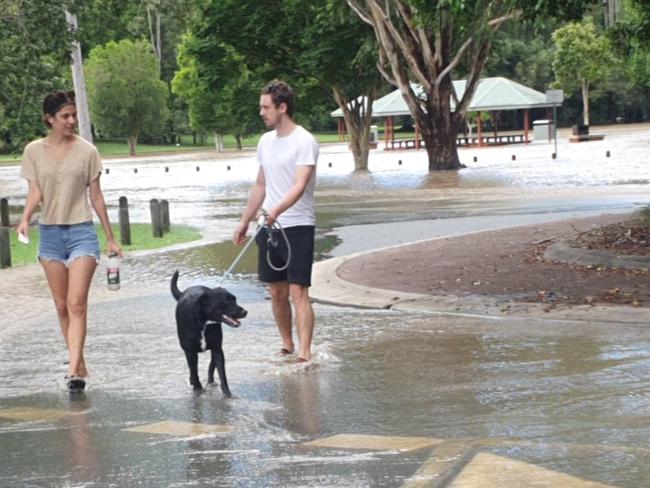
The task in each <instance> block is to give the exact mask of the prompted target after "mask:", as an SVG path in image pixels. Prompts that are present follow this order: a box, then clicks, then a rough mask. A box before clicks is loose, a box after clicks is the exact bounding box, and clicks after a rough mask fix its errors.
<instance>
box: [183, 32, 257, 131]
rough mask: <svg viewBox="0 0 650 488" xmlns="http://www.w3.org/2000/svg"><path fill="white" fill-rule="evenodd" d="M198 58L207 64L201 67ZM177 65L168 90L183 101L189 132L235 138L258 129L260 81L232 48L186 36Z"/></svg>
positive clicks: (193, 36) (189, 35) (190, 35)
mask: <svg viewBox="0 0 650 488" xmlns="http://www.w3.org/2000/svg"><path fill="white" fill-rule="evenodd" d="M202 57H207V58H209V59H210V60H211V63H209V65H205V64H201V62H200V59H201V58H202ZM178 64H179V66H180V70H179V71H178V72H177V73H176V76H175V77H174V79H173V81H172V90H173V93H174V94H176V95H178V96H180V97H182V98H183V99H184V100H185V101H186V102H187V104H188V107H189V116H190V126H191V127H192V128H193V129H196V130H203V131H208V132H219V133H231V134H235V135H236V136H246V135H249V134H251V133H252V132H254V131H258V130H261V129H262V126H261V123H260V121H259V118H258V117H257V105H258V101H259V88H260V86H261V81H260V80H256V79H255V76H254V74H253V73H252V72H251V71H249V70H248V68H247V66H246V63H245V62H244V60H243V58H242V56H241V55H240V54H238V53H237V51H236V50H235V49H234V48H232V46H229V45H227V44H223V43H217V44H209V43H206V42H201V41H200V40H199V39H198V38H197V36H196V35H193V34H187V35H185V36H184V37H183V42H182V44H181V47H180V50H179V57H178Z"/></svg>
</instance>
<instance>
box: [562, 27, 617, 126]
mask: <svg viewBox="0 0 650 488" xmlns="http://www.w3.org/2000/svg"><path fill="white" fill-rule="evenodd" d="M553 41H554V42H555V54H554V56H553V71H554V72H555V77H556V83H555V86H557V87H559V88H562V89H563V90H564V91H565V92H566V93H567V94H571V93H573V92H574V91H576V90H577V89H580V92H581V94H582V118H583V123H584V124H585V125H589V89H590V87H591V85H592V84H593V83H596V82H598V81H601V80H604V79H605V78H606V77H607V76H608V74H609V70H610V67H611V66H613V65H615V64H616V60H615V59H614V57H613V56H612V54H611V50H610V48H609V43H608V41H607V38H606V37H605V36H602V35H600V36H599V35H597V34H596V28H595V26H594V25H593V23H591V22H588V23H576V22H571V23H569V24H567V25H565V26H564V27H561V28H559V29H558V30H556V31H555V32H554V33H553Z"/></svg>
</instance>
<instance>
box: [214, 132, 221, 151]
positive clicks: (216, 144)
mask: <svg viewBox="0 0 650 488" xmlns="http://www.w3.org/2000/svg"><path fill="white" fill-rule="evenodd" d="M214 147H215V149H216V150H217V151H218V152H222V151H223V135H222V134H221V133H220V132H215V133H214Z"/></svg>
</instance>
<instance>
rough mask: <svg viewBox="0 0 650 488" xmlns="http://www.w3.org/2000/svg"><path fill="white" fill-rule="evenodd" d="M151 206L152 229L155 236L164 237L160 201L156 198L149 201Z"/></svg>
mask: <svg viewBox="0 0 650 488" xmlns="http://www.w3.org/2000/svg"><path fill="white" fill-rule="evenodd" d="M149 208H150V209H151V230H152V231H153V236H154V237H162V236H163V229H162V215H161V213H160V202H158V200H156V199H155V198H152V199H151V200H150V201H149Z"/></svg>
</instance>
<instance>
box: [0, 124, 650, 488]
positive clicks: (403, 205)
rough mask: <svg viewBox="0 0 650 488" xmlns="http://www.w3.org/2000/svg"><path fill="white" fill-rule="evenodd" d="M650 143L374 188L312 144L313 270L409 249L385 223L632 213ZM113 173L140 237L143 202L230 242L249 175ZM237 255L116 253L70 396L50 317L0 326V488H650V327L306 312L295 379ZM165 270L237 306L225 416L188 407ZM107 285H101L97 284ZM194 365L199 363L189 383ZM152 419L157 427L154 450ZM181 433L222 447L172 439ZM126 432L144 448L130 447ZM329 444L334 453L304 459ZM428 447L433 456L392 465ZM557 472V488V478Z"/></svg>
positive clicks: (203, 167)
mask: <svg viewBox="0 0 650 488" xmlns="http://www.w3.org/2000/svg"><path fill="white" fill-rule="evenodd" d="M642 128H643V127H642ZM649 142H650V131H646V130H643V131H637V132H633V133H631V134H623V133H620V132H614V131H612V133H611V134H608V135H607V137H606V138H605V140H604V141H602V142H594V143H589V145H588V146H587V145H584V146H583V145H575V146H574V145H569V144H566V143H565V144H561V145H560V147H559V148H558V154H559V158H558V159H557V160H551V158H550V153H551V152H552V145H548V144H547V145H543V144H540V145H534V144H533V145H529V146H527V147H523V146H512V147H505V148H489V149H482V150H472V149H465V150H462V152H461V158H462V159H463V162H465V164H466V165H467V166H468V168H467V169H465V170H462V171H461V172H459V173H445V174H435V175H429V174H428V172H427V171H426V158H425V156H424V154H423V153H408V152H402V153H385V152H374V153H373V156H372V159H371V171H370V172H369V173H364V174H350V171H351V161H350V158H349V155H348V154H347V152H346V151H345V148H344V147H341V146H331V147H324V148H323V149H322V154H321V159H320V163H319V175H318V176H319V184H318V198H319V219H320V220H319V244H318V246H319V257H320V258H323V257H326V256H328V255H333V254H336V253H337V249H339V248H341V247H343V246H344V244H345V239H346V237H345V235H346V233H345V232H344V231H345V229H351V228H352V229H355V232H358V233H364V232H367V233H366V234H365V235H366V236H367V237H366V238H365V242H364V243H362V244H359V246H366V248H372V247H373V245H376V244H377V242H379V240H380V237H381V243H382V245H385V244H386V242H389V241H390V239H393V240H394V241H395V242H397V241H398V240H399V239H400V238H402V237H403V236H392V237H389V238H386V236H385V235H386V234H388V235H390V234H391V223H394V224H395V225H396V224H397V223H402V224H404V223H405V222H409V221H422V220H425V219H429V220H430V219H438V220H440V222H452V223H454V222H458V225H460V222H461V221H462V220H463V219H464V218H470V217H471V218H472V219H478V218H480V217H485V218H486V219H487V218H497V219H501V220H503V221H507V220H508V219H511V218H512V219H514V218H515V217H517V216H518V217H519V218H527V216H530V218H532V215H534V214H537V215H539V214H548V213H550V214H553V213H557V214H561V213H563V212H569V211H570V212H601V211H628V210H631V209H634V208H635V207H636V206H637V204H639V203H646V204H647V203H648V201H649V200H650V194H649V192H648V189H647V184H648V182H649V181H650V166H648V163H647V161H646V160H645V159H644V154H647V151H646V150H645V149H647V146H648V145H649ZM578 146H579V147H578ZM607 150H610V151H611V157H609V158H607V157H606V156H605V151H607ZM515 153H516V160H515V161H513V160H512V154H515ZM474 156H476V157H477V158H478V161H477V162H476V163H474V162H473V157H474ZM400 159H401V160H402V164H401V165H400V164H399V160H400ZM330 162H331V163H332V167H329V163H330ZM197 166H199V168H200V169H199V171H196V167H197ZM228 166H230V169H228ZM106 167H108V168H109V169H110V172H109V174H107V175H104V176H103V177H102V185H103V187H104V189H105V194H106V198H107V200H108V201H109V202H116V200H117V198H118V197H119V196H120V195H126V196H127V197H128V198H129V201H130V204H131V220H132V221H146V220H147V212H148V201H149V199H150V198H167V199H168V200H169V201H170V208H171V215H172V225H173V224H174V223H175V222H177V223H180V222H182V223H188V224H191V225H197V226H199V227H200V228H201V229H204V230H205V231H206V232H208V233H209V235H210V237H211V239H214V240H215V241H219V240H226V239H228V238H229V237H230V234H231V233H232V229H233V227H234V224H235V222H236V220H237V218H238V215H239V213H240V212H241V209H242V207H243V205H244V203H245V198H246V195H247V192H248V189H249V188H250V185H251V184H252V181H253V178H254V176H255V162H254V159H253V158H252V157H241V158H237V159H233V160H232V161H226V160H216V161H212V160H209V159H202V158H194V159H192V160H191V161H184V160H182V159H177V160H174V159H173V158H171V159H161V160H160V161H153V162H144V161H140V162H132V161H109V162H107V163H106ZM136 167H137V169H138V172H137V173H135V172H134V169H135V168H136ZM166 167H167V168H168V171H165V168H166ZM16 175H17V169H15V168H0V193H4V194H5V195H8V196H9V197H10V202H12V203H14V201H18V200H20V198H21V195H23V194H24V188H22V187H21V184H20V183H16V179H17V176H16ZM23 198H24V197H23ZM110 211H111V213H112V214H113V215H112V217H113V218H114V213H115V207H114V206H112V207H111V210H110ZM381 223H387V225H384V226H377V224H381ZM364 224H373V225H364ZM502 225H503V224H502ZM238 251H239V249H238V248H235V247H234V246H232V245H230V244H229V243H217V244H209V245H202V246H199V247H190V248H183V249H177V250H172V251H165V252H158V253H150V254H137V253H136V254H134V255H132V256H128V257H126V258H125V259H124V262H123V266H122V276H123V290H121V291H120V292H117V293H116V294H115V298H114V299H112V300H104V301H99V302H97V303H93V304H92V305H91V309H90V317H89V323H90V330H89V336H88V341H87V359H88V363H89V365H90V371H91V380H90V383H89V387H88V390H87V392H86V393H85V394H82V395H77V396H70V395H68V394H67V393H66V392H65V391H64V390H63V375H64V374H65V365H64V364H63V360H64V348H63V345H62V344H61V339H60V337H59V332H58V326H57V325H56V319H55V316H54V313H53V309H52V310H51V309H50V308H51V307H49V306H48V307H47V308H43V310H42V311H40V314H39V315H38V318H30V320H29V321H28V322H27V323H20V322H18V323H17V322H16V321H11V323H7V322H6V321H2V331H1V332H0V340H1V342H0V376H1V377H2V378H3V380H2V382H0V452H1V453H2V457H3V463H1V464H0V478H1V479H2V480H3V481H2V486H8V487H25V486H39V487H40V486H56V487H59V486H60V487H68V486H74V487H77V486H79V487H81V486H83V487H96V486H101V487H104V486H145V487H149V486H151V487H156V486H200V487H203V486H206V487H207V486H233V487H235V486H236V487H240V486H242V487H248V486H250V487H258V486H305V487H306V486H310V487H311V486H323V487H329V486H333V487H335V486H341V487H343V486H345V487H349V486H353V487H365V486H381V487H399V486H467V487H469V486H472V487H474V486H476V487H482V486H504V487H509V486H512V487H515V486H516V487H520V486H575V487H580V486H588V485H587V484H581V483H586V481H587V480H591V481H595V482H599V483H602V484H603V485H609V486H616V487H629V488H632V487H640V486H648V485H650V445H649V444H648V439H649V438H650V427H649V426H650V422H648V419H649V418H650V388H649V387H648V382H647V378H648V376H649V375H650V331H648V329H647V324H627V325H622V324H606V323H585V322H561V321H554V320H542V319H517V318H506V319H490V318H478V317H464V316H455V315H435V314H425V313H404V312H398V311H391V310H357V309H350V308H342V307H333V306H326V305H321V304H315V311H316V315H317V330H316V336H315V349H314V352H315V358H314V361H313V364H312V365H310V366H308V367H305V366H301V365H296V364H293V363H292V362H291V360H290V359H285V358H281V357H279V355H277V353H276V351H277V350H278V348H279V341H278V338H277V332H276V329H275V325H274V322H273V320H272V317H271V313H270V304H269V302H268V300H267V298H266V293H265V290H264V288H263V287H262V286H260V285H259V284H258V283H256V281H255V280H254V276H253V275H252V272H253V269H254V256H253V254H254V253H250V255H247V256H246V257H245V258H244V260H243V262H242V265H241V266H240V267H239V268H238V269H237V270H236V271H237V274H236V275H235V276H233V277H227V278H225V279H224V278H223V277H222V274H223V271H224V270H225V269H226V268H227V267H228V265H229V264H230V263H231V262H232V260H233V259H234V257H235V256H236V255H237V253H238ZM174 269H180V271H181V277H180V287H181V289H182V288H185V287H187V286H190V285H192V284H199V283H201V284H210V283H215V282H216V283H219V282H222V281H223V282H224V283H225V285H226V286H227V287H228V289H229V290H231V291H232V292H233V293H234V294H235V295H237V297H238V300H239V303H240V304H242V305H243V306H245V307H246V308H247V309H248V310H249V316H248V317H247V318H246V319H245V320H244V321H243V325H242V326H241V327H240V328H239V329H231V328H227V327H226V328H225V330H224V334H225V339H224V350H225V355H226V366H227V372H228V379H229V384H230V389H231V390H232V392H233V394H234V395H235V398H234V399H231V400H226V399H224V398H223V397H222V395H221V393H220V390H219V389H218V387H208V388H207V390H206V391H204V392H202V393H194V392H192V391H191V390H190V388H189V387H188V386H187V367H186V365H185V360H184V357H183V355H182V352H181V350H180V348H179V347H178V343H177V339H176V335H175V324H174V320H173V312H174V303H173V300H172V299H171V296H170V294H169V292H168V280H169V278H170V275H171V273H172V271H173V270H174ZM0 277H1V272H0ZM103 281H104V280H103V276H101V273H99V272H98V273H97V276H96V280H95V283H94V286H96V287H101V286H103ZM10 291H11V290H8V289H5V288H2V293H8V292H10ZM39 303H40V302H39ZM16 306H17V307H25V308H26V307H30V306H32V307H34V306H37V305H34V304H30V303H29V302H27V301H25V302H24V303H23V302H21V303H18V304H17V305H16ZM18 315H19V314H18ZM11 316H16V312H15V311H13V312H12V314H11ZM30 317H34V315H30ZM207 364H208V358H207V357H206V355H203V356H202V357H201V358H200V371H201V373H202V374H201V377H202V379H204V378H205V371H206V369H207ZM29 409H37V410H29ZM3 411H4V412H5V417H4V418H3ZM9 411H12V412H18V414H17V415H18V417H16V418H12V419H9V418H8V417H7V414H6V412H9ZM21 415H22V416H21ZM159 422H168V424H164V426H163V428H160V429H159V432H158V433H153V432H152V431H151V426H152V424H157V423H159ZM184 422H189V423H192V424H196V425H198V426H199V427H200V426H202V425H208V426H215V425H223V426H227V430H228V431H227V432H220V433H214V432H201V431H194V432H192V434H191V435H181V434H178V433H176V432H175V430H174V428H178V427H179V425H184V424H178V423H184ZM134 427H136V428H142V427H144V429H145V430H147V428H149V432H134V431H129V430H126V429H130V428H134ZM159 427H160V426H159ZM199 427H197V428H199ZM161 432H162V433H161ZM359 435H372V436H377V437H374V438H367V437H355V436H359ZM332 436H339V439H341V438H342V439H344V441H346V442H343V443H341V444H336V443H334V444H332V445H331V446H330V447H323V446H316V445H308V444H307V443H310V442H313V441H319V440H322V439H326V438H330V437H332ZM422 438H425V439H428V441H429V444H428V445H426V446H425V447H422V448H419V449H414V450H403V449H401V448H400V446H402V444H400V442H402V441H404V442H406V441H409V440H414V439H419V440H420V441H421V440H422ZM377 439H381V440H383V444H381V447H380V448H377V446H376V445H374V444H373V442H372V440H374V441H377ZM481 453H490V454H493V455H497V456H498V457H497V458H490V459H492V460H494V459H497V460H502V462H504V463H507V462H515V461H517V462H521V463H526V464H525V465H523V466H524V468H521V467H520V468H517V469H519V470H517V469H515V467H516V466H515V467H513V466H511V465H507V464H504V466H506V465H507V466H510V469H511V472H514V475H513V476H514V481H509V482H502V483H501V484H500V485H490V484H488V483H487V481H485V480H483V478H482V476H483V477H485V479H487V477H489V471H494V470H496V469H497V468H496V467H494V466H495V465H491V467H490V469H488V470H487V471H483V472H482V473H483V474H479V475H476V473H475V472H474V478H472V479H474V484H471V481H470V478H471V477H470V475H469V470H470V469H475V470H476V469H478V468H476V466H477V462H478V459H479V457H478V455H479V454H481ZM559 474H561V475H563V476H567V477H568V476H572V477H573V478H570V479H571V480H572V481H571V483H569V482H566V480H567V479H569V478H562V479H563V480H564V482H558V481H555V482H553V481H552V480H553V479H556V478H553V476H554V475H559ZM477 476H478V477H477ZM482 480H483V481H482ZM418 483H422V484H418ZM535 483H537V485H535ZM544 483H546V484H544ZM591 486H596V485H591ZM598 486H600V485H598Z"/></svg>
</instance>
